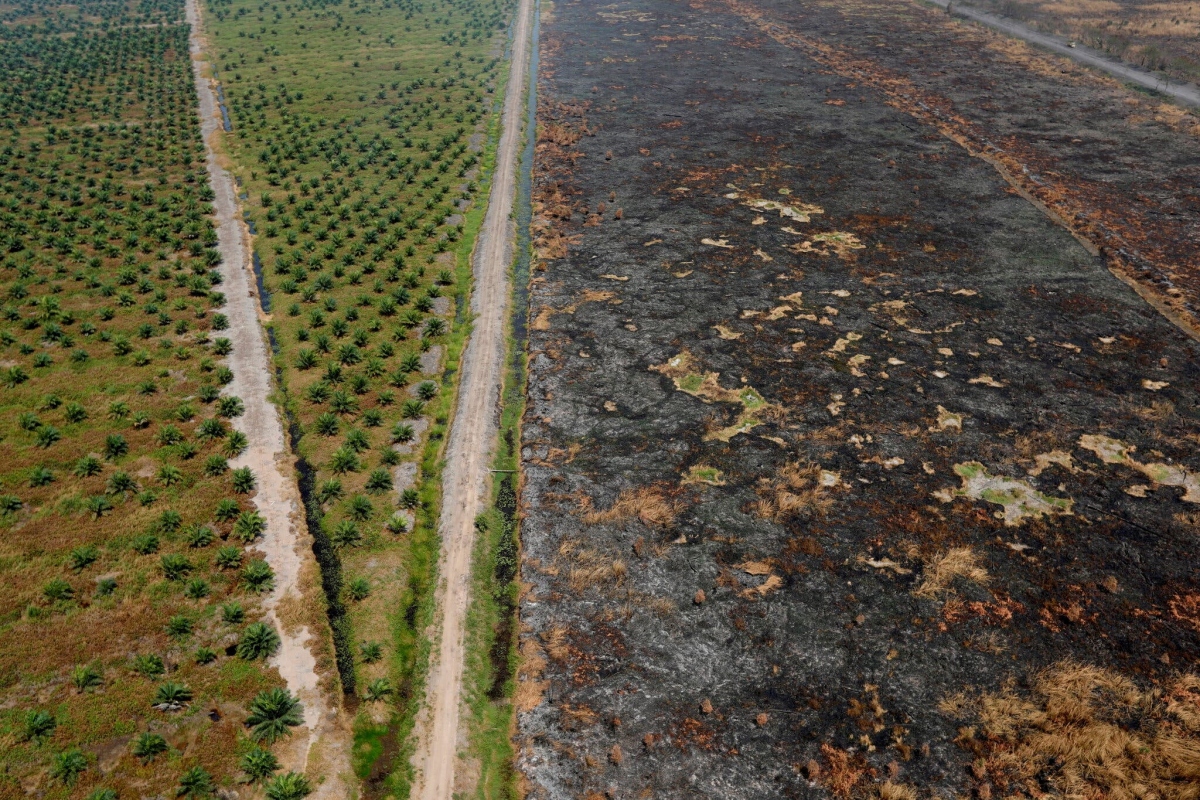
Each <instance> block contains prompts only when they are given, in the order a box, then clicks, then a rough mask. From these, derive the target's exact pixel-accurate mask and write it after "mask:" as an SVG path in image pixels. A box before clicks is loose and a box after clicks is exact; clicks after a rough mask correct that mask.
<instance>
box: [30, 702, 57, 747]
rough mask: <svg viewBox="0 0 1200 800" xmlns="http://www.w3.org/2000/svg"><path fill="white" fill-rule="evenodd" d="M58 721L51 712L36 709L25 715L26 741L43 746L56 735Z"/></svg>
mask: <svg viewBox="0 0 1200 800" xmlns="http://www.w3.org/2000/svg"><path fill="white" fill-rule="evenodd" d="M56 727H58V720H56V719H55V718H54V715H53V714H51V713H50V712H49V711H42V710H41V709H35V710H33V711H30V712H29V713H27V714H26V715H25V740H26V741H29V742H36V743H38V744H41V743H42V742H44V741H45V740H46V739H49V738H50V737H51V736H53V735H54V729H55V728H56Z"/></svg>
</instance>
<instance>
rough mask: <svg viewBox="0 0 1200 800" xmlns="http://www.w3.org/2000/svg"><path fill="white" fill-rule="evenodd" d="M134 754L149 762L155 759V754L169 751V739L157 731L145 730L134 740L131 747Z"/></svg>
mask: <svg viewBox="0 0 1200 800" xmlns="http://www.w3.org/2000/svg"><path fill="white" fill-rule="evenodd" d="M130 749H131V750H132V751H133V754H134V755H135V756H137V757H138V758H140V759H142V761H143V762H145V763H148V762H150V761H153V760H154V758H155V756H157V755H159V754H160V753H165V752H166V751H167V740H166V739H164V738H163V737H162V736H160V735H158V734H157V733H151V732H149V731H145V732H144V733H141V734H138V736H137V737H136V738H135V739H134V740H133V745H132V747H131V748H130Z"/></svg>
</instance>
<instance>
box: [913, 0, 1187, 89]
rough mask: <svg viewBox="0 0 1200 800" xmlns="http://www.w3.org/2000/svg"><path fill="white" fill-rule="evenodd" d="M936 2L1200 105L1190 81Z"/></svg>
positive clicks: (933, 0) (942, 0)
mask: <svg viewBox="0 0 1200 800" xmlns="http://www.w3.org/2000/svg"><path fill="white" fill-rule="evenodd" d="M929 2H930V3H933V4H934V5H935V6H939V7H941V8H945V9H948V10H949V12H950V14H951V15H952V16H956V17H962V18H964V19H969V20H971V21H973V22H978V23H980V24H982V25H986V26H987V27H989V28H993V29H995V30H998V31H1000V32H1001V33H1005V34H1008V35H1009V36H1014V37H1016V38H1017V39H1023V40H1024V41H1026V42H1029V43H1030V44H1036V45H1037V46H1038V47H1044V48H1046V49H1047V50H1051V51H1053V52H1055V53H1058V54H1059V55H1060V56H1066V57H1067V58H1070V59H1072V60H1074V61H1078V62H1079V63H1080V64H1083V65H1085V66H1088V67H1091V68H1092V69H1098V70H1100V71H1101V72H1107V73H1108V74H1109V75H1112V76H1113V77H1114V78H1117V79H1119V80H1122V81H1128V82H1129V83H1133V84H1136V85H1138V86H1141V87H1144V88H1146V89H1153V90H1154V91H1156V92H1162V93H1163V94H1165V95H1170V96H1171V97H1173V98H1175V99H1176V100H1178V101H1179V102H1181V103H1185V104H1187V105H1190V106H1193V107H1196V108H1200V88H1197V87H1196V86H1193V85H1192V84H1189V83H1169V82H1168V81H1167V79H1166V77H1165V76H1163V75H1159V74H1155V73H1153V72H1149V71H1147V70H1144V69H1138V68H1137V67H1134V66H1130V65H1129V64H1126V63H1124V62H1121V61H1117V60H1116V59H1113V58H1109V57H1108V56H1106V55H1105V54H1104V53H1101V52H1099V51H1098V50H1093V49H1092V48H1090V47H1084V46H1083V45H1076V46H1074V47H1072V46H1071V45H1070V44H1068V43H1067V40H1065V39H1063V38H1062V37H1060V36H1051V35H1049V34H1045V33H1039V32H1038V31H1035V30H1033V29H1031V28H1028V27H1026V26H1025V25H1022V24H1021V23H1019V22H1016V21H1014V20H1011V19H1005V18H1003V17H997V16H996V15H994V14H989V13H987V12H986V11H980V10H979V9H977V8H971V7H970V6H967V5H963V4H962V3H953V5H951V3H952V0H929Z"/></svg>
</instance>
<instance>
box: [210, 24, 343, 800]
mask: <svg viewBox="0 0 1200 800" xmlns="http://www.w3.org/2000/svg"><path fill="white" fill-rule="evenodd" d="M198 2H199V0H187V19H188V23H189V25H190V27H191V33H190V48H189V49H190V51H191V59H192V71H193V74H194V75H195V79H196V94H197V96H198V98H199V103H200V127H201V134H202V136H203V138H204V143H205V150H206V166H207V168H208V178H209V183H210V185H211V186H212V190H213V192H214V193H215V195H216V197H215V199H214V200H213V208H214V211H215V214H216V228H217V240H218V243H217V246H218V248H219V249H220V252H221V268H220V269H221V276H222V278H223V279H224V280H223V283H222V286H223V288H224V291H225V301H226V305H225V307H224V308H223V312H224V313H225V315H226V316H227V317H228V318H229V331H228V334H229V338H230V339H231V340H232V341H233V352H232V353H230V355H229V356H228V357H227V360H228V363H229V368H230V369H231V370H233V376H234V377H233V381H232V382H231V383H230V384H229V385H228V386H227V387H226V392H225V393H226V394H232V395H236V396H237V397H240V398H241V399H242V401H243V402H244V403H245V407H246V410H245V413H244V414H243V415H242V416H240V417H237V418H236V419H235V420H234V427H235V428H236V429H237V430H239V431H241V432H242V433H244V434H245V435H246V437H247V439H248V440H249V442H250V445H249V447H248V448H247V449H246V451H245V452H244V453H243V454H242V455H241V456H239V457H238V458H236V459H234V460H233V461H232V462H231V463H232V465H233V466H238V467H243V466H248V467H250V469H251V470H253V472H254V475H255V478H256V480H257V484H258V486H257V493H256V495H255V497H254V504H255V506H256V507H257V510H258V513H259V514H261V515H262V516H263V517H264V518H265V519H266V522H267V526H266V530H265V531H264V532H263V536H262V539H260V540H259V541H258V542H256V544H257V547H258V549H260V550H261V551H262V552H263V557H264V558H265V559H266V561H267V563H268V564H270V566H271V569H272V570H274V572H275V587H274V589H273V590H272V591H271V593H270V594H269V595H268V596H267V597H266V599H265V601H264V602H263V609H264V611H265V612H266V618H267V620H268V621H269V622H270V623H271V624H272V625H273V626H274V627H275V628H276V630H278V631H279V636H280V640H281V644H280V648H279V651H278V653H277V654H276V655H275V656H274V657H273V658H272V659H271V662H270V663H271V665H272V666H274V667H276V668H278V670H279V674H280V675H281V676H282V677H283V679H284V680H285V681H286V682H287V686H288V689H289V690H291V692H292V694H294V695H296V696H297V697H299V698H300V701H301V702H302V703H303V704H304V727H303V728H302V729H301V730H303V732H304V733H305V734H306V735H305V736H293V737H292V738H291V739H290V740H289V741H288V742H287V743H286V744H285V745H283V747H282V748H281V752H280V753H279V755H280V756H281V761H282V762H283V765H284V768H285V769H294V770H298V771H303V772H309V771H310V770H309V767H310V763H311V764H312V770H311V771H312V772H313V773H320V774H322V775H323V776H324V778H325V780H324V781H323V782H322V783H320V784H319V786H318V787H317V788H316V790H315V791H314V792H313V795H312V796H313V797H314V798H329V800H342V798H345V797H349V796H350V787H349V786H347V784H346V780H347V779H348V778H349V776H350V775H351V769H350V742H349V738H350V734H349V730H348V727H347V726H346V725H345V723H344V721H343V720H342V719H341V718H340V714H339V707H338V704H337V703H336V702H335V701H333V699H332V698H330V697H329V696H328V694H327V692H326V691H325V689H324V688H323V687H322V686H321V676H320V674H319V673H318V672H317V661H316V658H315V656H314V654H313V650H312V649H311V648H310V646H309V643H310V641H312V640H313V639H314V635H313V633H312V632H310V631H309V629H308V627H307V626H306V625H298V624H296V625H292V626H289V625H288V624H286V623H285V622H284V621H283V620H282V619H281V616H282V615H283V614H286V613H288V612H289V610H290V611H291V614H293V615H294V614H295V611H296V609H302V607H303V605H304V604H306V603H308V602H312V600H313V598H305V597H304V596H303V594H302V592H301V588H300V582H301V579H302V577H304V578H306V582H307V583H308V584H309V586H310V587H311V586H314V585H317V584H316V580H315V578H314V577H313V576H314V575H315V574H316V572H317V566H316V563H315V561H314V557H313V554H312V541H311V539H310V537H309V535H308V532H307V530H306V529H305V528H304V526H303V525H302V524H301V523H300V520H301V519H302V517H301V513H302V512H301V504H300V501H299V498H300V493H299V490H298V488H297V486H296V481H295V475H294V472H293V470H292V467H291V454H290V452H289V451H288V448H287V445H286V444H285V442H284V436H283V425H282V422H281V420H280V417H279V410H278V409H277V408H276V407H275V404H274V403H272V402H271V400H270V395H271V391H272V386H271V374H272V369H271V359H270V355H269V353H268V352H267V344H266V340H265V336H264V335H263V330H262V326H261V324H260V320H259V316H258V298H257V296H256V293H255V292H254V290H253V285H252V278H251V276H250V271H249V268H248V266H249V264H250V260H251V255H250V252H251V251H250V237H249V231H248V230H247V229H246V226H245V224H244V223H243V222H242V219H241V213H240V208H239V206H238V200H237V190H236V188H235V187H234V183H233V179H232V178H231V177H230V175H229V173H228V172H226V171H225V169H224V168H222V167H221V165H220V163H219V162H218V158H217V153H218V149H217V144H218V137H219V136H220V127H221V112H220V108H219V106H218V103H217V95H216V88H215V86H214V83H213V81H212V80H210V79H209V78H208V77H207V76H206V75H205V67H206V66H207V59H206V57H205V52H206V48H205V46H204V39H203V36H202V34H201V28H202V24H201V18H200V9H199V5H198ZM314 783H316V781H314Z"/></svg>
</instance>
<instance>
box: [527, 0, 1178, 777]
mask: <svg viewBox="0 0 1200 800" xmlns="http://www.w3.org/2000/svg"><path fill="white" fill-rule="evenodd" d="M541 60H542V65H543V68H542V69H541V70H540V76H541V80H542V85H541V87H540V97H539V116H540V119H539V141H538V161H537V163H536V165H535V170H536V171H535V201H536V205H535V211H536V214H537V219H535V230H536V233H537V239H536V243H537V246H538V249H539V254H540V256H541V263H540V265H539V270H540V271H536V272H535V278H534V281H533V285H532V287H531V293H532V296H531V318H532V319H533V322H532V324H531V331H530V354H529V355H530V359H529V363H530V382H529V394H528V407H527V414H526V417H525V420H524V427H523V431H524V434H523V459H524V475H525V484H524V487H523V491H522V495H521V504H522V513H523V515H524V519H523V523H522V547H523V569H522V578H523V580H524V581H525V584H526V586H525V591H524V594H523V597H522V605H521V619H522V628H523V637H522V643H521V651H522V654H523V662H522V667H521V672H520V675H519V681H520V688H519V689H518V696H517V703H518V707H519V709H520V711H519V714H518V738H519V742H520V745H521V748H522V755H521V758H520V764H519V766H520V767H521V769H522V772H523V774H524V776H525V779H526V780H527V782H528V783H527V786H526V788H527V789H528V791H529V796H531V797H536V798H560V797H596V796H607V797H614V798H618V797H629V798H632V797H649V796H653V797H722V798H728V797H745V798H750V797H764V798H765V797H771V798H776V797H781V796H782V797H829V796H835V797H879V796H882V797H889V798H908V797H928V796H930V795H936V796H952V795H961V794H966V793H968V792H972V793H973V795H974V796H977V797H993V796H1008V797H1036V796H1043V793H1047V792H1057V793H1060V794H1062V793H1066V792H1068V791H1070V792H1077V793H1080V794H1081V795H1087V794H1089V793H1090V794H1091V795H1093V796H1116V795H1117V794H1119V793H1120V792H1122V791H1130V790H1131V786H1132V784H1133V783H1136V782H1139V781H1140V782H1141V783H1142V785H1145V786H1153V787H1154V790H1155V791H1158V792H1160V793H1163V795H1164V796H1166V795H1169V794H1171V793H1175V792H1184V793H1186V791H1188V789H1187V787H1188V786H1191V785H1194V781H1195V780H1196V776H1195V775H1193V774H1192V773H1191V772H1190V771H1189V770H1190V768H1188V767H1186V766H1180V765H1181V764H1182V762H1170V763H1168V762H1167V761H1165V760H1152V761H1151V760H1148V761H1145V762H1143V763H1141V764H1139V765H1130V764H1124V765H1123V766H1120V765H1118V764H1117V763H1116V762H1115V761H1113V760H1112V759H1111V758H1110V757H1109V755H1104V754H1098V753H1099V750H1098V749H1097V750H1088V749H1087V747H1091V746H1092V745H1095V744H1096V743H1097V742H1114V741H1122V742H1126V743H1129V742H1133V744H1132V745H1130V746H1131V747H1133V750H1132V751H1127V750H1122V749H1120V748H1118V751H1119V752H1120V753H1124V752H1133V751H1137V752H1141V753H1146V754H1148V753H1155V752H1158V750H1156V748H1158V747H1159V744H1160V743H1162V742H1166V741H1168V740H1169V741H1170V742H1171V746H1172V747H1176V746H1177V747H1178V748H1179V750H1178V751H1173V752H1179V753H1185V754H1187V755H1186V757H1184V758H1185V760H1186V759H1189V758H1193V757H1195V756H1196V755H1197V754H1200V739H1198V738H1197V730H1198V729H1197V727H1196V725H1195V721H1196V719H1198V718H1200V717H1197V714H1200V695H1197V694H1196V693H1195V692H1194V691H1193V690H1191V689H1188V688H1186V687H1187V686H1190V685H1191V683H1190V681H1191V680H1192V679H1191V678H1189V677H1188V675H1187V670H1188V669H1189V668H1190V667H1191V665H1192V664H1193V663H1194V662H1195V659H1196V657H1197V655H1198V654H1200V622H1198V621H1197V609H1200V591H1198V589H1197V573H1196V568H1195V561H1194V559H1193V558H1192V556H1191V554H1192V553H1193V552H1194V548H1195V542H1196V537H1197V535H1198V534H1200V491H1197V489H1196V488H1192V487H1195V486H1196V476H1197V474H1198V473H1200V461H1198V460H1197V458H1196V455H1195V453H1196V445H1197V443H1198V441H1200V440H1198V439H1197V434H1196V431H1197V422H1200V419H1198V411H1197V408H1198V405H1197V401H1198V400H1200V398H1198V397H1197V385H1198V383H1197V378H1198V377H1200V373H1198V371H1197V366H1196V365H1197V363H1198V361H1197V358H1198V357H1200V345H1197V342H1196V341H1195V340H1194V339H1193V338H1191V336H1190V335H1189V333H1188V332H1189V331H1193V330H1194V329H1195V324H1196V317H1195V314H1196V310H1197V308H1198V306H1197V297H1198V295H1197V290H1198V289H1200V247H1198V243H1200V238H1198V237H1200V225H1197V217H1198V215H1200V204H1198V202H1200V196H1197V195H1196V192H1195V188H1194V187H1195V186H1196V185H1197V181H1196V178H1197V176H1198V174H1197V169H1198V167H1197V165H1200V142H1198V140H1197V138H1196V135H1195V132H1196V124H1197V123H1196V120H1195V119H1194V118H1193V117H1190V116H1189V115H1187V114H1184V113H1183V112H1180V111H1178V110H1177V109H1171V108H1167V107H1162V106H1160V105H1159V104H1158V103H1157V102H1155V101H1153V100H1148V99H1146V98H1145V97H1140V96H1136V95H1133V94H1130V93H1127V92H1126V91H1125V90H1123V89H1122V88H1120V87H1119V86H1118V85H1116V84H1115V82H1113V81H1111V80H1110V79H1106V78H1101V77H1097V76H1094V75H1091V74H1089V73H1087V72H1085V71H1083V70H1081V69H1080V68H1079V67H1077V66H1073V65H1071V64H1070V63H1069V62H1066V61H1059V60H1057V59H1055V58H1053V57H1050V56H1046V55H1042V54H1039V53H1036V52H1033V51H1031V50H1029V49H1028V48H1027V47H1025V46H1024V45H1021V44H1020V43H1014V42H1012V41H1009V40H1003V39H1001V38H1000V37H998V36H997V35H996V34H994V33H991V32H988V31H983V30H978V29H974V28H972V27H969V26H965V25H962V24H959V23H954V22H952V21H949V20H947V19H946V18H945V15H944V14H941V15H939V14H937V13H935V12H933V11H931V10H928V9H924V8H921V7H918V6H916V5H909V4H901V3H875V2H860V1H859V0H843V1H842V2H813V3H805V4H797V3H790V2H787V3H785V2H774V0H756V2H741V0H728V2H720V1H719V0H714V1H713V2H694V3H692V4H690V5H685V4H679V3H667V2H658V1H657V0H647V2H641V3H638V4H636V5H634V4H629V3H617V4H612V5H603V6H601V5H598V4H595V3H582V2H574V3H559V4H556V5H555V7H554V14H553V17H552V18H550V19H548V20H546V21H544V22H543V26H542V53H541ZM1160 311H1161V312H1162V313H1160ZM1176 323H1178V324H1176ZM1122 698H1124V699H1122ZM1155 698H1157V699H1155ZM1135 706H1136V708H1137V709H1138V710H1136V711H1134V710H1133V709H1134V707H1135ZM1169 708H1170V709H1174V710H1173V711H1170V710H1168V709H1169ZM1122 709H1123V710H1122ZM1188 720H1191V721H1190V722H1189V721H1188ZM1139 737H1141V738H1139ZM1039 742H1041V743H1043V744H1044V745H1045V746H1041V747H1039V746H1037V743H1039ZM1064 742H1067V743H1071V742H1074V743H1076V744H1086V745H1087V747H1073V746H1064ZM1164 746H1165V745H1164ZM1121 747H1124V745H1122V746H1121ZM1053 748H1058V749H1053ZM1142 748H1144V749H1142ZM1050 752H1053V753H1054V755H1053V757H1048V756H1046V753H1050ZM1083 753H1086V755H1084V754H1083ZM1110 755H1111V754H1110ZM1118 755H1119V753H1118ZM1152 759H1157V756H1154V757H1152ZM1118 766H1120V768H1118ZM1122 770H1124V771H1122ZM1122 781H1124V783H1122ZM1177 796H1184V794H1178V795H1177Z"/></svg>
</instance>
